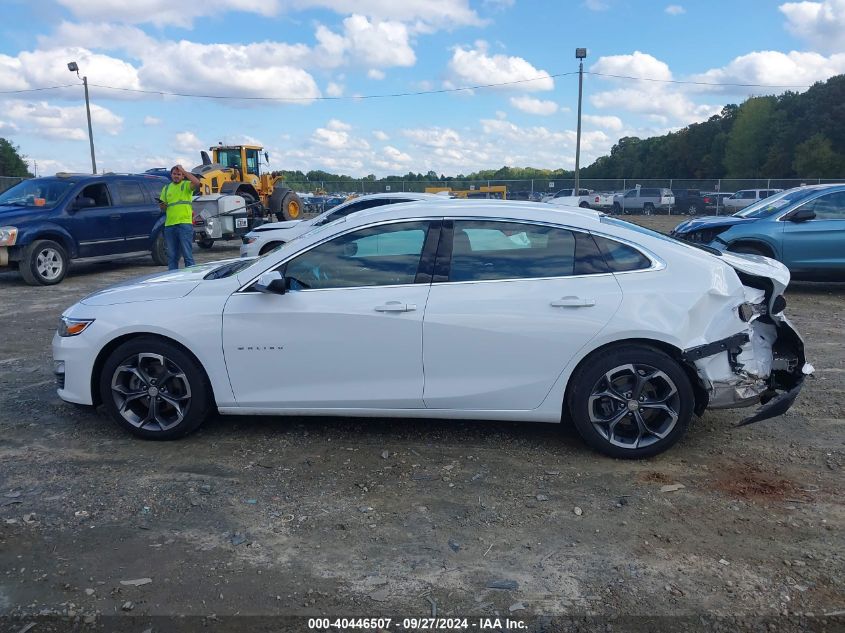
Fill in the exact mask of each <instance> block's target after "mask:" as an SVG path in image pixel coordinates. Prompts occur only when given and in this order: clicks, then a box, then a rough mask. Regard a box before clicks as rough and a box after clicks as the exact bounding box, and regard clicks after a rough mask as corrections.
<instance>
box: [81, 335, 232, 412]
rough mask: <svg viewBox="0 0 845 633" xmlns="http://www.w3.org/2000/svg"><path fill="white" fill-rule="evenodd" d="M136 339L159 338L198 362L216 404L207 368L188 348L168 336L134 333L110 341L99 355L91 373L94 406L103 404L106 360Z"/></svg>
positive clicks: (212, 399)
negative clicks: (103, 378)
mask: <svg viewBox="0 0 845 633" xmlns="http://www.w3.org/2000/svg"><path fill="white" fill-rule="evenodd" d="M136 338H157V339H160V340H161V341H164V342H166V343H168V344H170V345H173V346H174V347H176V348H178V349H180V350H181V351H183V352H184V353H185V354H187V355H188V356H190V357H191V358H192V359H193V360H194V361H196V363H197V365H198V366H199V367H200V369H202V371H203V373H204V374H205V380H206V383H207V384H208V386H209V389H211V401H212V402H216V401H217V399H216V398H215V397H214V386H213V385H212V384H211V381H210V380H209V378H208V372H207V371H205V367H203V364H202V363H201V362H200V360H199V359H198V358H197V357H196V355H195V354H194V353H193V352H192V351H191V350H189V349H188V348H187V347H185V346H184V345H182V344H181V343H180V342H179V341H176V340H174V339H172V338H170V337H168V336H162V335H161V334H152V333H150V332H133V333H132V334H124V335H123V336H118V337H117V338H116V339H114V340H112V341H109V342H108V344H107V345H106V346H105V347H103V349H101V350H100V353H99V354H97V360H95V361H94V368H93V370H92V371H91V400H92V402H93V403H94V406H95V407H96V406H99V405H101V404H102V401H101V400H100V387H99V385H100V374H101V373H102V371H103V366H104V365H105V364H106V359H108V357H109V356H111V353H112V352H113V351H114V350H116V349H117V348H118V347H119V346H121V345H123V344H124V343H126V342H127V341H131V340H133V339H136Z"/></svg>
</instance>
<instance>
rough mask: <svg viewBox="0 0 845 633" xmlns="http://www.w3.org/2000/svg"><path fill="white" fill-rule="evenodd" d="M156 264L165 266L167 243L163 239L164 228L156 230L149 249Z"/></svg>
mask: <svg viewBox="0 0 845 633" xmlns="http://www.w3.org/2000/svg"><path fill="white" fill-rule="evenodd" d="M150 254H151V255H152V256H153V263H154V264H155V265H156V266H167V244H166V243H165V241H164V229H162V230H161V231H159V232H158V235H157V236H156V238H155V241H154V242H153V248H152V250H151V251H150Z"/></svg>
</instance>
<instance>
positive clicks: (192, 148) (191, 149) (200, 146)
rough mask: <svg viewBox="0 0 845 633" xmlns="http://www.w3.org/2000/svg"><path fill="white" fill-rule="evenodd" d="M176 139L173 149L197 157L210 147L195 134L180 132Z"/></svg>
mask: <svg viewBox="0 0 845 633" xmlns="http://www.w3.org/2000/svg"><path fill="white" fill-rule="evenodd" d="M174 139H175V142H174V143H173V149H174V150H176V151H177V152H182V153H183V154H193V155H194V156H196V155H198V154H199V153H200V152H201V151H203V150H207V149H208V147H209V145H208V143H203V142H202V141H201V140H200V138H199V137H198V136H197V135H196V134H194V133H193V132H179V133H178V134H176V136H175V137H174Z"/></svg>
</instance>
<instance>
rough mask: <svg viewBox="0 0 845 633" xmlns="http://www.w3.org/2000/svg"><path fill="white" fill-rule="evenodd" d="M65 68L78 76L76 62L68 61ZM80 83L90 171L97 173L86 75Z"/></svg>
mask: <svg viewBox="0 0 845 633" xmlns="http://www.w3.org/2000/svg"><path fill="white" fill-rule="evenodd" d="M67 69H68V70H69V71H70V72H72V73H76V76H77V77H79V66H78V65H77V63H76V62H70V63H69V64H68V65H67ZM82 85H83V86H85V112H86V114H88V144H89V145H90V146H91V172H92V173H94V174H96V173H97V160H96V159H95V158H94V130H93V129H92V127H91V103H90V102H89V101H88V77H87V76H85V77H82Z"/></svg>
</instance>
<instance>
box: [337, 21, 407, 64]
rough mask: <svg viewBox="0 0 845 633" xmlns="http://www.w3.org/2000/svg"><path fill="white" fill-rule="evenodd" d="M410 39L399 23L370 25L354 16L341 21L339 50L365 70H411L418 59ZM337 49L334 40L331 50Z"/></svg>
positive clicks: (377, 22) (405, 28)
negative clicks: (341, 29)
mask: <svg viewBox="0 0 845 633" xmlns="http://www.w3.org/2000/svg"><path fill="white" fill-rule="evenodd" d="M323 33H324V35H325V32H323ZM409 37H410V36H409V33H408V27H407V26H405V24H403V23H401V22H389V21H387V22H380V21H375V20H374V21H371V20H369V19H368V18H366V17H364V16H363V15H357V14H356V15H351V16H349V17H348V18H346V19H345V20H344V21H343V36H342V38H343V40H342V50H343V51H344V52H345V53H346V54H347V55H348V56H349V57H350V58H351V60H352V61H353V62H354V63H359V64H362V65H366V66H371V67H375V68H379V67H383V68H390V67H392V66H413V65H414V64H415V63H416V61H417V58H416V55H415V54H414V49H413V48H411V45H410V42H409ZM340 45H341V44H340V43H339V42H336V41H334V40H333V42H332V46H333V47H334V48H337V47H340Z"/></svg>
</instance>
